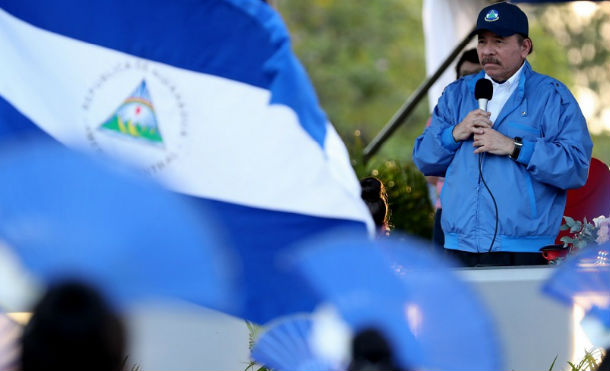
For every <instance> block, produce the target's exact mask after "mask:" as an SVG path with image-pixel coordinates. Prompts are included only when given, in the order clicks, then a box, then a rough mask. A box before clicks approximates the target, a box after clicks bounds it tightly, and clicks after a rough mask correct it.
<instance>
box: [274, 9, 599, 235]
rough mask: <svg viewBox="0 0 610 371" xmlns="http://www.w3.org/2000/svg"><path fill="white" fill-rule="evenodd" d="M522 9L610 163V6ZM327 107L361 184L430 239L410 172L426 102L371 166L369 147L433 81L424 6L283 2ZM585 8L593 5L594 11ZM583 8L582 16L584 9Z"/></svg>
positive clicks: (543, 68)
mask: <svg viewBox="0 0 610 371" xmlns="http://www.w3.org/2000/svg"><path fill="white" fill-rule="evenodd" d="M591 4H592V6H593V7H594V8H590V7H589V8H588V9H589V11H591V9H593V11H592V13H590V14H589V16H588V17H587V18H583V17H580V16H578V14H576V13H575V6H574V5H573V4H561V5H536V6H532V5H520V6H521V7H522V8H523V9H524V10H525V11H526V13H527V14H528V16H529V18H530V37H531V38H532V39H533V41H534V45H535V50H534V52H533V53H532V55H531V56H530V57H529V58H528V59H529V61H530V63H531V64H532V66H533V67H534V69H535V70H537V71H539V72H541V73H544V74H547V75H550V76H553V77H555V78H557V79H559V80H561V81H563V82H564V83H565V84H566V85H568V87H569V88H570V89H571V91H572V92H573V93H575V95H576V96H577V99H578V100H579V103H580V105H581V108H582V109H583V112H584V113H585V116H586V117H587V120H588V122H589V125H590V129H591V131H592V133H594V134H595V135H594V143H595V146H594V156H595V157H598V158H600V159H602V160H603V161H604V162H606V163H610V131H609V130H610V129H609V128H610V108H609V106H610V20H609V19H610V4H609V3H608V2H600V3H597V4H594V3H591ZM274 5H275V6H276V7H277V9H278V10H279V12H280V13H281V14H282V17H283V18H284V21H285V22H286V24H287V26H288V29H289V30H290V33H291V35H292V42H293V48H294V50H295V53H296V54H297V55H298V56H299V58H300V59H301V61H302V63H303V64H304V66H305V68H306V69H307V71H308V73H309V76H310V77H311V79H312V81H313V84H314V86H315V88H316V91H317V93H318V97H319V100H320V103H321V105H322V107H323V108H324V109H325V111H326V113H327V114H328V116H329V118H330V120H331V121H332V122H333V124H334V125H335V127H336V128H337V131H338V132H339V134H340V135H341V137H342V138H343V140H344V142H345V143H346V145H347V146H348V150H349V151H350V155H351V157H352V161H353V165H354V168H355V169H356V172H357V174H358V176H359V177H365V176H370V175H374V176H378V177H379V178H380V179H381V180H382V181H383V182H384V184H385V185H386V187H387V189H388V193H389V198H390V203H391V208H392V219H391V221H392V224H393V225H394V226H395V227H396V228H397V229H401V230H406V231H408V232H410V233H415V234H418V235H421V236H425V237H429V236H430V234H431V230H432V213H433V210H432V207H431V206H430V204H429V202H428V201H427V197H426V195H427V189H426V185H425V180H424V178H423V176H421V174H419V172H418V171H417V169H416V168H415V167H414V166H413V164H412V162H411V152H412V148H413V142H414V141H415V138H416V137H417V136H418V135H419V134H420V133H421V132H422V131H423V129H424V127H425V123H426V121H427V119H428V116H429V112H428V108H427V107H428V104H427V101H425V100H424V101H422V102H421V103H420V104H419V105H418V107H417V108H416V110H415V112H414V113H413V114H412V115H411V117H409V118H408V119H407V120H406V122H405V123H404V124H403V125H402V126H401V128H399V129H398V130H397V131H396V132H395V133H394V135H393V136H392V137H391V138H390V139H389V140H388V141H387V142H386V143H385V144H384V146H383V147H382V148H381V150H380V151H379V152H378V153H377V155H376V156H374V157H373V158H372V159H371V161H370V162H369V163H367V164H366V165H365V164H364V163H363V162H362V160H361V152H362V149H363V147H364V146H365V145H366V144H367V143H369V141H370V140H371V139H372V138H373V137H374V136H375V135H376V134H377V133H378V132H379V131H380V130H381V128H382V127H383V126H384V125H385V123H386V122H387V121H388V120H389V119H390V118H391V117H392V115H393V114H394V112H395V111H396V110H397V109H398V108H399V107H400V106H401V105H402V103H403V102H404V101H405V100H406V99H407V98H408V97H409V95H410V94H411V93H412V92H413V91H415V89H416V88H417V87H418V86H419V84H421V83H422V82H423V81H424V79H425V76H426V71H425V55H424V37H423V31H422V0H383V1H369V0H276V1H275V2H274ZM584 7H585V8H586V7H587V5H586V4H585V6H584ZM581 8H582V7H581Z"/></svg>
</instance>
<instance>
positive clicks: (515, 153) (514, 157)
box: [508, 137, 523, 161]
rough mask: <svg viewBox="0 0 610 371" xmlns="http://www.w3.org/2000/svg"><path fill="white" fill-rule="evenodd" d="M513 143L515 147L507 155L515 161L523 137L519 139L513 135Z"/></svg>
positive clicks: (521, 145)
mask: <svg viewBox="0 0 610 371" xmlns="http://www.w3.org/2000/svg"><path fill="white" fill-rule="evenodd" d="M513 143H514V144H515V149H514V150H513V153H511V154H509V155H508V157H510V158H512V159H513V160H515V161H517V159H518V158H519V153H521V147H523V139H521V137H515V138H513Z"/></svg>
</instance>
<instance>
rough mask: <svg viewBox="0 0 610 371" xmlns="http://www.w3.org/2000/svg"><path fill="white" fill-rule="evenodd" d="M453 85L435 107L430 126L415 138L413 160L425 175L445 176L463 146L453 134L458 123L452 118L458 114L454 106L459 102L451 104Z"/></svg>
mask: <svg viewBox="0 0 610 371" xmlns="http://www.w3.org/2000/svg"><path fill="white" fill-rule="evenodd" d="M452 85H453V84H452ZM452 85H449V86H448V87H447V88H446V89H445V91H444V92H443V95H442V96H441V97H440V99H439V101H438V104H437V105H436V107H435V108H434V112H433V114H432V122H431V123H430V126H428V127H427V128H426V130H425V131H424V133H423V134H422V135H420V136H419V137H418V138H417V139H416V140H415V145H414V146H413V162H415V165H416V166H417V168H418V169H419V170H420V171H421V172H422V173H424V175H434V176H444V175H445V171H446V170H447V168H448V167H449V164H450V163H451V161H452V160H453V156H454V155H455V152H456V151H457V150H458V148H460V146H461V142H455V140H454V139H453V134H452V133H453V128H454V127H455V125H456V124H458V123H457V122H454V121H455V120H454V119H452V117H455V116H456V115H455V114H454V113H453V112H452V107H455V106H456V104H457V102H453V104H449V102H451V101H452V99H451V96H452V94H451V92H450V91H451V90H450V89H451V87H452Z"/></svg>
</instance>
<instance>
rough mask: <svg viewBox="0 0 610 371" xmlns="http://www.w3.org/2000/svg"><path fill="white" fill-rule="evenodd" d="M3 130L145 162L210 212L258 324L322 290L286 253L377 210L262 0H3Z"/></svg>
mask: <svg viewBox="0 0 610 371" xmlns="http://www.w3.org/2000/svg"><path fill="white" fill-rule="evenodd" d="M0 7H1V9H2V10H0V54H1V55H2V60H3V68H2V69H0V139H9V138H20V137H21V136H23V135H24V134H32V133H37V134H41V135H45V136H50V137H52V138H54V139H55V140H57V141H59V142H61V143H64V144H66V145H68V146H70V147H74V148H79V149H82V150H85V151H93V152H99V153H104V154H108V155H111V156H113V158H114V159H115V160H118V161H124V162H128V163H132V164H135V165H136V166H138V167H139V168H141V169H143V170H144V171H146V172H147V173H149V174H150V175H152V176H153V177H155V178H157V179H159V180H160V181H161V182H162V183H164V184H165V185H166V186H167V187H169V188H170V189H172V190H174V191H177V192H179V193H182V194H185V195H187V196H189V197H191V202H192V203H194V204H196V205H202V206H203V207H204V208H206V209H209V210H212V212H214V213H215V215H216V216H215V218H216V219H217V220H218V222H219V223H221V224H223V225H224V226H226V228H227V229H228V232H229V233H228V238H229V240H230V242H231V244H232V245H233V246H234V247H235V248H236V250H237V253H238V254H237V255H238V256H239V257H240V259H241V261H242V263H243V264H242V265H243V267H244V274H243V276H242V277H243V279H242V282H241V283H242V285H243V287H244V292H245V295H246V296H245V298H244V300H245V302H246V304H245V306H244V307H243V308H244V310H243V311H241V310H237V311H234V312H232V313H233V314H237V315H239V316H242V317H245V318H247V319H250V320H254V321H256V322H266V321H268V320H270V319H272V318H274V317H276V316H278V315H281V314H285V313H291V312H295V311H300V310H309V309H311V308H312V307H313V305H314V304H315V301H316V299H315V297H314V295H313V293H312V292H310V291H308V289H307V287H306V286H304V285H303V284H302V283H301V282H300V281H299V279H298V278H297V277H296V276H295V275H294V274H293V273H292V272H289V271H282V270H281V269H278V267H277V258H278V254H281V253H282V251H284V250H285V249H286V248H287V247H289V246H290V245H292V244H293V243H295V242H296V241H299V240H301V239H303V238H307V237H310V236H312V235H315V234H317V233H320V232H323V231H327V230H330V229H332V228H335V227H352V228H355V229H358V230H360V231H361V233H363V234H364V233H367V232H366V229H367V227H366V226H367V225H368V226H372V222H371V219H370V216H369V213H368V210H367V208H366V206H365V205H364V204H363V203H362V201H361V199H360V189H359V184H358V181H357V179H356V176H355V174H354V172H353V170H352V168H351V166H350V162H349V158H348V154H347V151H346V149H345V146H344V145H343V143H342V142H341V140H340V138H339V136H338V135H337V133H336V132H335V130H334V128H333V127H332V125H331V124H330V123H329V121H328V119H327V117H326V115H325V114H324V112H323V111H322V109H321V108H320V106H319V104H318V101H317V98H316V96H315V92H314V90H313V87H312V86H311V83H310V82H309V79H308V77H307V75H306V73H305V70H304V69H303V68H302V66H301V65H300V63H299V62H298V60H297V59H296V57H295V56H294V54H293V53H292V50H291V45H290V39H289V36H288V33H287V30H286V28H285V26H284V24H283V22H282V21H281V19H280V17H279V15H278V14H277V13H276V12H275V11H274V10H273V9H272V8H271V7H270V6H268V5H267V4H266V3H265V2H263V1H260V0H214V1H212V0H201V1H165V0H152V1H151V0H120V1H119V0H106V1H97V2H87V1H78V0H61V1H54V2H48V1H45V0H24V1H11V0H0Z"/></svg>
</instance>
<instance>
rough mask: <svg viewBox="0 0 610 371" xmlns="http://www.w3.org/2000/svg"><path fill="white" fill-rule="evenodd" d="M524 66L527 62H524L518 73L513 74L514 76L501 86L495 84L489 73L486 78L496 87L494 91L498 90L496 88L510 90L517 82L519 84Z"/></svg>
mask: <svg viewBox="0 0 610 371" xmlns="http://www.w3.org/2000/svg"><path fill="white" fill-rule="evenodd" d="M524 66H525V61H523V64H522V65H521V67H519V69H518V70H517V72H515V73H513V75H512V76H511V77H510V78H509V79H508V80H506V81H504V82H503V83H501V84H499V83H497V82H495V81H494V80H493V79H492V78H491V76H489V75H488V74H487V73H485V78H486V79H488V80H490V81H491V83H492V84H493V87H494V91H495V90H496V88H503V89H510V88H511V87H512V86H513V84H514V83H515V82H517V83H519V76H521V70H523V67H524Z"/></svg>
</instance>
